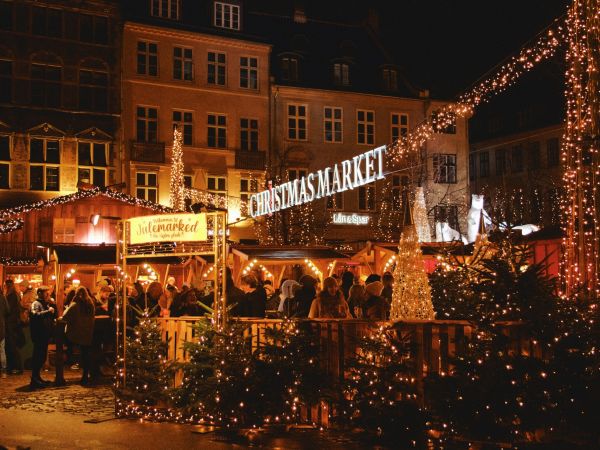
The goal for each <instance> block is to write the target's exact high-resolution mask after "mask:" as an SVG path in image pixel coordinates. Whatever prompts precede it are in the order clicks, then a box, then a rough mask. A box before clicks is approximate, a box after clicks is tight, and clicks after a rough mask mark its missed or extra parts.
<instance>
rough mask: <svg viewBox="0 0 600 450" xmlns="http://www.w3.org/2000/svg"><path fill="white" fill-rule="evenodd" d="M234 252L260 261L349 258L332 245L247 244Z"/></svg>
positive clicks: (239, 246)
mask: <svg viewBox="0 0 600 450" xmlns="http://www.w3.org/2000/svg"><path fill="white" fill-rule="evenodd" d="M232 250H233V252H234V253H235V254H237V255H238V256H241V257H242V258H244V259H257V260H259V261H286V262H293V261H298V262H303V261H304V260H305V259H311V260H317V259H327V260H333V259H348V256H347V255H345V254H344V253H341V252H338V251H337V250H335V249H333V248H331V247H324V246H323V247H276V246H266V245H256V246H254V245H253V246H250V245H248V246H246V245H237V246H235V247H233V248H232Z"/></svg>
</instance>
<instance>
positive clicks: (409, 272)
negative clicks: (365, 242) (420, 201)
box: [390, 202, 435, 320]
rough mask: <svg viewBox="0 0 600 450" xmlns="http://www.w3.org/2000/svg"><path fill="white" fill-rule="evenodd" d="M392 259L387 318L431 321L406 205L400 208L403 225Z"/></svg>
mask: <svg viewBox="0 0 600 450" xmlns="http://www.w3.org/2000/svg"><path fill="white" fill-rule="evenodd" d="M407 203H408V202H407ZM396 261H397V262H396V269H395V270H394V291H393V293H392V306H391V311H390V319H392V320H413V319H424V320H433V318H434V316H435V313H434V312H433V303H432V302H431V287H430V286H429V280H428V278H427V273H426V272H425V266H424V263H423V253H422V252H421V246H420V244H419V238H418V236H417V230H416V228H415V225H414V223H413V219H412V211H411V208H410V206H409V205H408V204H407V205H406V206H405V209H404V228H403V230H402V234H401V235H400V245H399V246H398V258H397V260H396Z"/></svg>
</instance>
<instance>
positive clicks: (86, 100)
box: [79, 65, 108, 111]
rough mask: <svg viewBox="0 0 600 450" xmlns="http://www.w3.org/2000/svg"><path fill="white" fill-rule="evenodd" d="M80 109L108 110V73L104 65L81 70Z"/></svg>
mask: <svg viewBox="0 0 600 450" xmlns="http://www.w3.org/2000/svg"><path fill="white" fill-rule="evenodd" d="M79 108H80V109H82V110H85V111H107V110H108V71H107V70H106V69H105V68H103V67H102V65H99V67H93V66H90V67H85V68H80V69H79Z"/></svg>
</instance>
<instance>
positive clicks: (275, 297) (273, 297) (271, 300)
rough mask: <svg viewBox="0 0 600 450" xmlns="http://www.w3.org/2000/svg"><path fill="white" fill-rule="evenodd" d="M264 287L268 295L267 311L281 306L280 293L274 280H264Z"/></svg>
mask: <svg viewBox="0 0 600 450" xmlns="http://www.w3.org/2000/svg"><path fill="white" fill-rule="evenodd" d="M263 288H264V290H265V294H266V296H267V304H266V306H265V309H266V310H267V311H273V310H275V309H277V307H278V306H279V293H278V292H276V291H275V288H274V287H273V282H272V281H271V280H265V281H263Z"/></svg>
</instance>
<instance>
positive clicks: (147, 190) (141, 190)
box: [135, 172, 158, 203]
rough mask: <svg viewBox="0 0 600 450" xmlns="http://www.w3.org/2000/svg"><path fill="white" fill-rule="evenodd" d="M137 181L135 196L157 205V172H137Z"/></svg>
mask: <svg viewBox="0 0 600 450" xmlns="http://www.w3.org/2000/svg"><path fill="white" fill-rule="evenodd" d="M135 181H136V187H135V196H136V197H137V198H140V199H142V200H148V201H149V202H154V203H156V201H157V199H158V174H157V173H156V172H137V173H136V174H135Z"/></svg>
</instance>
